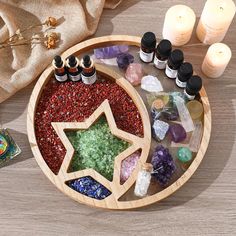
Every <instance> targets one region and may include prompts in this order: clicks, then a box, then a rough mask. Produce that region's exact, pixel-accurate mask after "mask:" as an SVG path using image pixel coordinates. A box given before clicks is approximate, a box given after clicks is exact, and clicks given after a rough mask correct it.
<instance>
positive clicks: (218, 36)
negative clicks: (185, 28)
mask: <svg viewBox="0 0 236 236" xmlns="http://www.w3.org/2000/svg"><path fill="white" fill-rule="evenodd" d="M235 11H236V6H235V4H234V2H233V1H232V0H207V2H206V4H205V7H204V9H203V12H202V15H201V18H200V21H199V23H198V26H197V36H198V38H199V40H200V41H201V42H203V43H205V44H213V43H219V42H221V41H222V40H223V39H224V37H225V35H226V33H227V31H228V28H229V26H230V24H231V22H232V20H233V18H234V15H235Z"/></svg>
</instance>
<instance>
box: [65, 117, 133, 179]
mask: <svg viewBox="0 0 236 236" xmlns="http://www.w3.org/2000/svg"><path fill="white" fill-rule="evenodd" d="M66 135H67V137H68V138H69V140H70V142H71V144H72V146H73V147H74V149H75V154H74V157H73V159H72V162H71V166H70V168H69V171H70V172H74V171H78V170H84V169H88V168H92V169H94V170H96V171H97V172H98V173H100V174H101V175H103V176H104V177H105V178H107V179H108V180H110V181H112V179H113V171H114V160H115V157H116V156H118V155H119V154H120V153H121V152H123V151H124V150H125V149H127V148H128V147H129V146H130V144H129V143H128V142H126V141H123V140H121V139H119V138H117V137H115V136H114V135H113V134H112V133H111V131H110V128H109V125H108V123H107V121H106V118H105V116H102V117H101V118H100V119H99V120H98V121H97V122H96V123H95V124H94V125H92V126H91V127H90V128H89V129H87V130H78V131H67V132H66Z"/></svg>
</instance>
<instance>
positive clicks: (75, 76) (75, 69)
mask: <svg viewBox="0 0 236 236" xmlns="http://www.w3.org/2000/svg"><path fill="white" fill-rule="evenodd" d="M66 66H67V71H68V76H69V78H70V80H72V81H79V80H80V79H81V72H82V68H81V67H80V62H79V59H78V58H77V57H75V56H74V55H71V56H69V57H68V58H67V59H66Z"/></svg>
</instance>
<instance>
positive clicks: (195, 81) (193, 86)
mask: <svg viewBox="0 0 236 236" xmlns="http://www.w3.org/2000/svg"><path fill="white" fill-rule="evenodd" d="M201 88H202V79H201V77H200V76H198V75H193V76H192V77H191V78H190V79H189V80H188V81H187V84H186V88H185V90H184V93H185V95H186V96H187V98H188V99H189V100H193V99H194V98H195V96H196V95H197V94H198V93H199V91H200V90H201Z"/></svg>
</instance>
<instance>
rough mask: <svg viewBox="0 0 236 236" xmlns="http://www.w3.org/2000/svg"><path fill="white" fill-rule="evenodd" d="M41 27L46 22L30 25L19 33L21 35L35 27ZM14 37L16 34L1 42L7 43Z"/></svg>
mask: <svg viewBox="0 0 236 236" xmlns="http://www.w3.org/2000/svg"><path fill="white" fill-rule="evenodd" d="M43 25H46V22H44V23H40V24H37V25H31V26H29V27H27V28H25V29H23V30H21V31H20V32H21V33H24V32H26V31H28V30H31V29H33V28H36V27H39V26H43ZM16 36H17V34H16V33H15V34H13V35H12V36H11V37H9V38H7V39H6V40H5V41H3V43H6V42H8V41H9V40H11V39H12V38H14V37H16Z"/></svg>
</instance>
